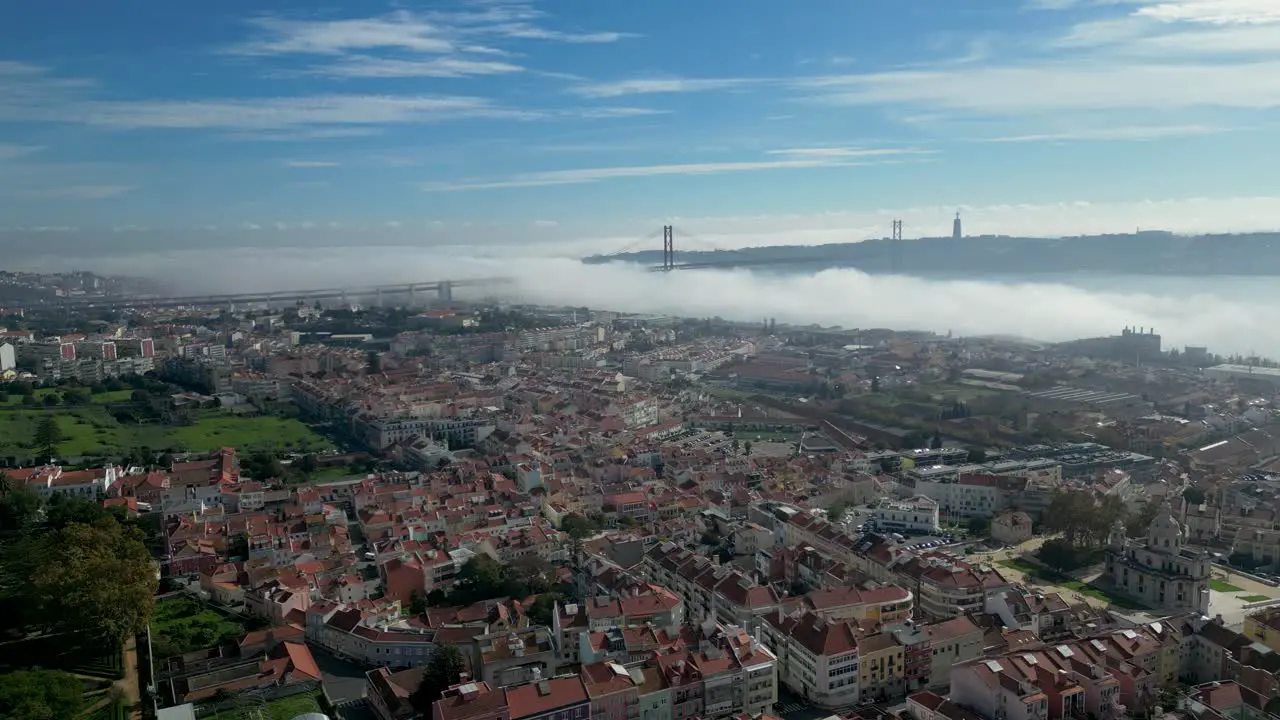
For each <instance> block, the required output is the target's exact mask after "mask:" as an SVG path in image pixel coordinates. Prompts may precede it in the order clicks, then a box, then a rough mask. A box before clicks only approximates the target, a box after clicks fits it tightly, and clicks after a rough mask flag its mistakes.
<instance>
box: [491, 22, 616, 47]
mask: <svg viewBox="0 0 1280 720" xmlns="http://www.w3.org/2000/svg"><path fill="white" fill-rule="evenodd" d="M488 32H491V33H494V34H497V35H501V36H503V37H508V38H514V39H518V40H550V41H552V42H563V43H571V44H599V43H612V42H617V41H619V40H622V39H625V38H633V37H638V36H637V35H635V34H633V33H623V32H611V31H606V32H582V33H575V32H564V31H561V30H548V29H546V28H540V27H536V26H533V25H528V24H525V23H512V24H506V25H495V26H493V27H492V28H488Z"/></svg>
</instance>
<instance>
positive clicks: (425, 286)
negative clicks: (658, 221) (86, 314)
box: [3, 220, 902, 310]
mask: <svg viewBox="0 0 1280 720" xmlns="http://www.w3.org/2000/svg"><path fill="white" fill-rule="evenodd" d="M659 236H661V238H662V250H661V262H660V263H658V264H649V261H648V260H647V258H648V257H649V256H650V255H656V254H657V252H658V251H657V249H656V245H657V240H658V237H659ZM677 238H680V240H681V245H680V248H679V249H677V247H676V239H677ZM886 240H888V241H889V242H887V243H876V242H874V241H872V242H867V243H860V245H861V246H862V247H864V248H865V247H867V246H871V245H880V248H881V250H882V252H880V253H878V254H876V253H872V254H870V255H868V254H866V253H864V257H863V258H862V259H863V260H866V259H868V258H870V259H871V260H877V259H879V260H883V261H887V262H884V263H883V264H884V265H886V266H887V267H884V269H886V270H889V271H891V272H893V273H897V272H899V271H900V269H901V246H902V243H901V242H900V241H901V240H902V221H901V220H895V221H894V222H893V235H892V236H891V237H889V238H886ZM691 248H692V249H691ZM820 249H821V248H820V247H800V246H797V247H794V248H791V249H790V250H782V249H779V250H778V252H777V253H768V254H765V255H763V256H761V254H760V253H759V250H761V249H760V248H756V249H754V250H752V249H748V248H723V247H720V246H718V245H717V244H716V243H713V242H710V241H708V240H705V239H703V238H700V237H698V236H697V235H694V234H693V233H690V232H686V231H684V230H681V229H680V228H677V227H675V226H674V225H663V226H662V227H661V228H659V229H657V230H654V231H653V232H651V233H649V234H648V235H645V236H644V237H642V238H640V239H638V240H636V241H634V242H632V243H630V244H628V245H626V246H625V247H622V248H619V249H618V250H616V251H614V252H612V253H608V254H605V255H594V256H591V257H588V258H583V259H582V262H584V263H586V264H600V263H607V262H621V261H625V262H634V263H640V264H642V265H644V266H645V267H646V268H647V269H648V270H650V271H652V272H672V271H675V270H704V269H714V268H737V267H761V266H787V265H792V266H795V265H809V266H820V267H831V266H832V258H830V257H824V256H822V255H821V254H820V253H816V252H814V251H815V250H820ZM881 256H883V257H881ZM511 282H512V280H511V278H463V279H453V280H424V281H422V282H411V283H398V284H393V285H369V286H364V287H345V288H333V287H330V288H314V289H308V290H278V291H269V292H248V293H224V294H213V295H185V296H176V297H174V296H164V297H137V296H133V297H103V296H92V297H90V296H86V297H61V298H52V299H47V300H37V301H27V302H20V303H10V302H5V303H3V306H4V307H6V308H9V309H21V310H39V309H68V310H70V309H85V308H104V309H111V308H125V307H129V308H174V307H201V306H204V307H208V306H219V305H222V306H235V305H238V304H260V303H266V304H269V305H270V304H282V303H291V302H302V303H305V304H311V303H313V302H319V301H322V300H338V301H339V302H342V303H346V302H347V300H348V298H358V299H361V300H364V301H372V302H373V304H375V305H377V306H381V305H382V304H383V301H384V298H391V297H398V298H403V299H405V300H407V301H408V303H409V304H410V305H413V304H414V303H415V302H417V301H418V300H419V299H425V298H427V297H431V296H432V295H434V296H435V298H437V299H438V300H440V301H444V302H448V301H450V300H452V299H453V290H454V288H468V287H471V288H474V287H479V288H486V287H488V288H495V289H497V288H502V287H504V286H509V285H510V284H511Z"/></svg>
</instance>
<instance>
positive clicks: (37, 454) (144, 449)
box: [0, 386, 333, 465]
mask: <svg viewBox="0 0 1280 720" xmlns="http://www.w3.org/2000/svg"><path fill="white" fill-rule="evenodd" d="M165 390H166V388H157V387H154V386H153V387H152V390H151V392H150V393H149V392H148V391H147V390H144V389H137V390H129V389H125V390H107V391H101V392H90V390H89V389H88V388H40V389H36V390H33V391H30V392H27V393H25V394H22V395H19V394H15V393H12V392H9V393H4V394H0V459H10V458H12V462H10V463H9V464H10V465H23V464H29V463H31V462H33V461H39V460H43V459H44V458H43V457H42V455H43V454H44V453H43V451H44V450H45V449H47V447H48V445H49V443H48V442H47V440H48V438H47V437H44V438H40V439H38V438H37V432H38V430H40V428H41V426H42V425H44V426H46V428H48V427H49V426H50V425H52V427H56V429H57V431H56V433H54V437H55V439H56V441H57V442H56V443H54V447H55V449H56V451H57V455H58V457H60V458H63V459H68V460H71V461H73V462H77V461H80V460H79V459H81V458H83V459H85V461H88V460H90V459H98V458H101V459H117V460H118V459H119V458H122V457H130V456H136V455H138V454H139V453H142V454H144V455H145V454H149V453H163V452H207V451H211V450H216V449H218V448H221V447H236V448H240V449H241V450H244V451H248V452H253V451H275V452H286V451H298V452H316V451H321V450H324V449H326V448H330V447H332V445H333V443H332V442H330V441H329V440H326V439H325V438H324V437H323V436H321V435H320V434H319V433H317V432H316V431H315V430H313V429H312V428H311V427H309V426H308V425H306V424H305V423H303V422H302V421H301V420H298V419H297V418H294V417H287V416H282V415H277V414H270V413H262V412H258V411H256V410H252V409H251V410H250V411H249V412H232V411H231V410H229V409H225V408H205V409H198V410H192V411H188V412H185V413H183V414H182V415H181V417H180V419H178V420H174V419H173V418H167V419H166V418H161V417H159V416H157V415H156V413H154V412H153V411H152V409H151V408H152V405H153V402H152V398H153V397H155V395H156V394H157V393H161V392H164V391H165ZM237 410H238V408H237ZM38 440H42V441H38Z"/></svg>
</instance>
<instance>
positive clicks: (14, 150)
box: [0, 143, 44, 160]
mask: <svg viewBox="0 0 1280 720" xmlns="http://www.w3.org/2000/svg"><path fill="white" fill-rule="evenodd" d="M43 149H44V147H43V146H40V145H6V144H3V143H0V160H14V159H16V158H20V157H24V156H27V155H30V154H32V153H37V152H40V151H41V150H43Z"/></svg>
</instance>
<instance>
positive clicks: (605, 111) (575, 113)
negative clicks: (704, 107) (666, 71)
mask: <svg viewBox="0 0 1280 720" xmlns="http://www.w3.org/2000/svg"><path fill="white" fill-rule="evenodd" d="M669 112H670V111H668V110H657V109H654V108H641V107H586V108H569V109H566V110H558V111H553V114H555V115H559V116H561V117H580V118H586V119H588V120H608V119H610V118H629V117H644V116H646V115H666V114H668V113H669Z"/></svg>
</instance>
